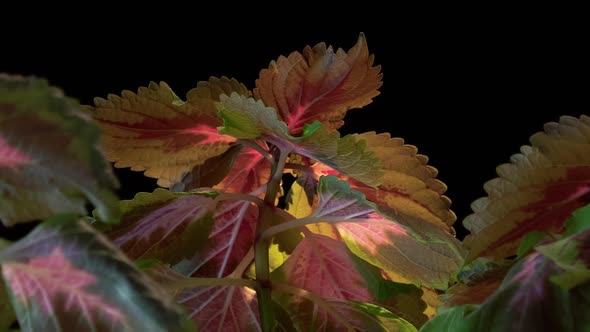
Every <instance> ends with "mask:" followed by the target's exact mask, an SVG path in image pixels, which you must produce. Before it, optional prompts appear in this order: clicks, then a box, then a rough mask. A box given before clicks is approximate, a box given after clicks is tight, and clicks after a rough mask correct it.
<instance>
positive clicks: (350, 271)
mask: <svg viewBox="0 0 590 332" xmlns="http://www.w3.org/2000/svg"><path fill="white" fill-rule="evenodd" d="M350 255H351V253H350V251H349V250H348V248H347V247H346V245H345V244H344V243H343V242H342V241H337V240H334V239H331V238H329V237H326V236H322V235H317V234H313V233H309V232H308V233H307V234H306V235H305V238H303V240H302V241H301V242H300V243H299V244H298V245H297V247H296V248H295V250H294V251H293V252H292V253H291V255H290V256H289V258H288V259H287V260H286V261H285V263H284V264H283V266H281V268H280V269H279V270H278V271H277V272H280V273H282V274H283V275H284V277H285V278H286V280H287V282H288V283H289V284H291V285H293V286H296V287H299V288H303V289H306V290H308V291H310V292H312V293H314V294H317V295H319V296H321V297H323V298H326V299H329V298H332V299H340V300H349V301H361V302H369V301H371V300H373V296H372V295H371V293H370V292H369V288H368V285H367V283H366V281H365V280H364V278H363V276H362V275H361V274H360V273H359V271H358V270H357V267H356V265H355V262H354V261H353V260H352V258H351V256H350Z"/></svg>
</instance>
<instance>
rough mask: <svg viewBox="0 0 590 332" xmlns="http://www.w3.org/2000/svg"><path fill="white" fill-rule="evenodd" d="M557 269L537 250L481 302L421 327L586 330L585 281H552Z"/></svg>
mask: <svg viewBox="0 0 590 332" xmlns="http://www.w3.org/2000/svg"><path fill="white" fill-rule="evenodd" d="M562 271H563V270H562V269H561V268H560V267H558V266H557V265H556V264H555V263H554V262H552V261H551V260H549V259H547V258H546V257H545V256H543V255H542V254H541V253H538V252H535V253H532V254H529V255H527V256H525V257H524V258H523V259H521V260H520V261H519V262H518V263H517V264H516V265H514V266H513V267H512V269H511V270H510V271H509V272H508V274H507V276H506V278H505V279H504V281H503V282H502V285H501V286H500V288H499V289H498V291H497V292H495V293H494V294H493V295H492V296H491V297H489V298H488V299H487V300H486V301H485V302H484V303H483V304H481V305H479V306H468V307H455V308H453V309H451V310H449V311H444V312H442V313H441V314H440V315H439V316H437V317H435V318H434V319H433V320H431V321H430V322H429V323H428V324H426V325H425V326H424V329H423V330H424V331H441V330H444V329H443V328H444V327H447V328H450V329H449V331H586V330H588V329H589V328H590V318H589V317H588V315H587V313H588V311H589V310H590V300H589V299H590V297H588V294H590V293H589V292H590V283H585V284H582V285H580V286H577V287H575V288H572V289H571V290H569V291H568V290H566V289H564V288H562V287H560V286H558V285H556V284H554V283H553V282H552V281H551V278H552V277H553V276H554V275H556V274H559V273H561V272H562ZM462 308H465V309H466V310H464V309H462ZM507 308H510V310H506V309H507ZM452 316H457V317H452ZM445 321H446V322H445ZM448 321H454V323H453V325H452V326H449V325H445V324H448ZM426 327H428V328H431V329H426Z"/></svg>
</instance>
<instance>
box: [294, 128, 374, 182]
mask: <svg viewBox="0 0 590 332" xmlns="http://www.w3.org/2000/svg"><path fill="white" fill-rule="evenodd" d="M308 126H312V127H314V126H318V127H319V128H317V129H315V128H314V130H313V131H311V130H309V131H308V130H306V131H304V134H305V133H306V134H307V136H302V137H301V139H300V141H299V142H298V145H297V148H296V150H295V151H296V152H297V153H299V154H301V155H304V156H306V157H309V158H312V159H315V160H318V161H320V162H322V163H323V164H325V165H327V166H329V167H331V168H333V169H335V170H336V171H338V172H340V173H342V174H343V175H346V176H349V177H351V178H353V179H356V180H358V181H361V182H363V183H364V184H366V185H368V186H370V187H376V186H378V185H380V184H381V183H382V182H383V179H382V175H383V172H382V168H381V161H380V160H379V158H377V156H376V155H375V152H373V151H369V150H368V149H367V145H366V142H365V140H363V139H360V140H357V139H356V136H355V135H346V136H344V137H340V133H339V132H337V131H331V132H330V131H328V130H327V129H326V128H325V127H323V126H321V125H319V124H318V123H314V124H311V125H306V128H307V127H308Z"/></svg>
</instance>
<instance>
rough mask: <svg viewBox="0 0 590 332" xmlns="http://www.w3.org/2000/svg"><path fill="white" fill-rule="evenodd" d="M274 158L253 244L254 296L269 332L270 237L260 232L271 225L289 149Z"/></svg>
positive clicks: (271, 318) (272, 321) (271, 315)
mask: <svg viewBox="0 0 590 332" xmlns="http://www.w3.org/2000/svg"><path fill="white" fill-rule="evenodd" d="M277 154H278V155H277V156H276V159H274V161H275V162H274V163H273V164H272V173H271V174H272V176H271V178H270V180H269V182H268V183H267V185H266V194H265V196H264V204H263V205H259V206H258V209H259V216H258V225H257V227H256V242H255V244H254V264H255V267H256V296H257V298H258V310H259V312H260V323H261V326H262V330H263V331H265V332H270V331H272V330H273V328H274V326H275V317H274V312H273V309H272V297H271V295H272V282H271V280H270V264H269V258H268V248H269V247H270V240H271V239H270V238H264V237H263V236H262V234H264V232H265V231H266V230H267V229H268V228H270V227H272V220H273V216H274V214H273V211H274V209H275V205H274V202H275V199H276V197H277V195H278V193H279V189H280V185H281V180H282V178H283V172H284V170H285V161H286V159H287V156H288V155H289V151H282V150H278V151H277Z"/></svg>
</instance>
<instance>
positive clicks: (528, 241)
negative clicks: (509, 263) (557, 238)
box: [516, 232, 549, 258]
mask: <svg viewBox="0 0 590 332" xmlns="http://www.w3.org/2000/svg"><path fill="white" fill-rule="evenodd" d="M548 235H549V234H547V233H543V232H531V233H527V234H525V235H524V236H523V237H522V241H521V242H520V246H519V247H518V250H517V251H516V257H517V258H522V257H523V256H524V255H526V254H528V253H529V252H530V251H531V250H533V249H534V248H535V247H536V246H537V245H538V244H539V242H541V241H542V240H543V239H545V238H547V236H548Z"/></svg>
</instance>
